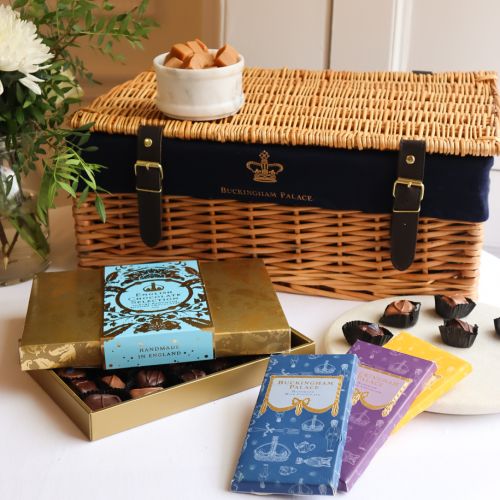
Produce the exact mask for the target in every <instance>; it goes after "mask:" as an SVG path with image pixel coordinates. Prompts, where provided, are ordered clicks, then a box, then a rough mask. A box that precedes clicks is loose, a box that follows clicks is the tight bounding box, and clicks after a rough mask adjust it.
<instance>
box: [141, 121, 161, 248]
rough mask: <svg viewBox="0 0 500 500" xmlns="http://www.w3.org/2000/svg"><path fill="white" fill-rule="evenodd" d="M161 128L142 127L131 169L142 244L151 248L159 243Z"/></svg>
mask: <svg viewBox="0 0 500 500" xmlns="http://www.w3.org/2000/svg"><path fill="white" fill-rule="evenodd" d="M162 138H163V128H162V127H154V126H149V125H148V126H145V125H143V126H141V127H140V128H139V132H138V136H137V161H136V163H135V165H134V173H135V182H136V185H135V189H136V191H137V201H138V205H139V227H140V233H141V238H142V241H143V242H144V244H145V245H147V246H149V247H154V246H156V245H157V244H158V242H159V241H160V240H161V225H162V220H161V219H162V206H161V200H162V196H161V195H162V181H163V167H162V165H161V142H162Z"/></svg>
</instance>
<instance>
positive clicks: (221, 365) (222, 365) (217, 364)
mask: <svg viewBox="0 0 500 500" xmlns="http://www.w3.org/2000/svg"><path fill="white" fill-rule="evenodd" d="M230 366H231V360H230V359H227V358H219V359H212V360H210V361H207V362H206V363H205V367H206V369H207V370H208V371H210V372H220V371H222V370H226V369H227V368H229V367H230Z"/></svg>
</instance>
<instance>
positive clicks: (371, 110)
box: [71, 68, 500, 156]
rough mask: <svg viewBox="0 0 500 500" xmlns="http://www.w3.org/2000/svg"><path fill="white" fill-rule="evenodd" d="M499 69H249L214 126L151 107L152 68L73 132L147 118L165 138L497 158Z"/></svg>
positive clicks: (120, 129)
mask: <svg viewBox="0 0 500 500" xmlns="http://www.w3.org/2000/svg"><path fill="white" fill-rule="evenodd" d="M496 78H497V75H496V73H494V72H469V73H435V74H416V73H389V72H385V73H384V72H377V73H354V72H337V71H330V70H324V71H309V70H289V69H259V68H247V69H246V70H245V72H244V93H245V99H246V102H245V105H244V107H243V108H242V110H241V111H240V112H239V113H238V114H237V115H234V116H232V117H229V118H225V119H222V120H217V121H211V122H191V121H179V120H172V119H169V118H167V117H166V116H165V115H163V114H162V113H161V112H160V111H158V110H157V109H156V107H155V104H154V98H155V95H156V77H155V74H154V72H152V71H146V72H143V73H141V74H139V75H138V76H137V77H136V78H134V79H133V80H130V81H128V82H125V83H124V84H122V85H119V86H117V87H115V88H113V89H112V90H111V91H110V92H108V93H107V94H105V95H102V96H100V97H98V98H97V99H96V100H95V101H94V102H93V103H92V104H91V105H90V106H89V107H86V108H83V109H80V110H79V111H77V112H76V113H75V114H74V115H73V117H72V120H71V125H72V127H74V128H76V127H79V126H81V125H84V124H88V123H91V122H93V123H94V127H93V130H94V131H98V132H106V133H109V134H130V135H135V134H136V133H137V129H138V127H139V125H141V124H151V125H163V126H164V135H165V136H166V137H170V138H178V139H196V140H213V141H219V142H225V141H232V142H247V143H263V144H284V145H304V146H328V147H335V148H345V149H377V150H397V149H399V142H400V140H401V139H402V138H405V139H425V141H426V144H427V152H429V153H443V154H453V155H462V156H463V155H474V156H494V155H498V154H499V153H500V131H499V118H500V115H499V109H500V100H499V96H498V91H497V88H496Z"/></svg>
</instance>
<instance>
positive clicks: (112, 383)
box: [101, 375, 126, 389]
mask: <svg viewBox="0 0 500 500" xmlns="http://www.w3.org/2000/svg"><path fill="white" fill-rule="evenodd" d="M101 381H102V383H103V384H106V385H107V386H108V387H109V388H110V389H125V387H126V385H125V382H124V381H123V380H122V379H121V378H120V377H119V376H118V375H106V376H105V377H102V378H101Z"/></svg>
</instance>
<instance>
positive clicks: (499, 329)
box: [493, 318, 500, 335]
mask: <svg viewBox="0 0 500 500" xmlns="http://www.w3.org/2000/svg"><path fill="white" fill-rule="evenodd" d="M493 324H494V325H495V331H496V332H497V334H498V335H500V318H495V319H494V320H493Z"/></svg>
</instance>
